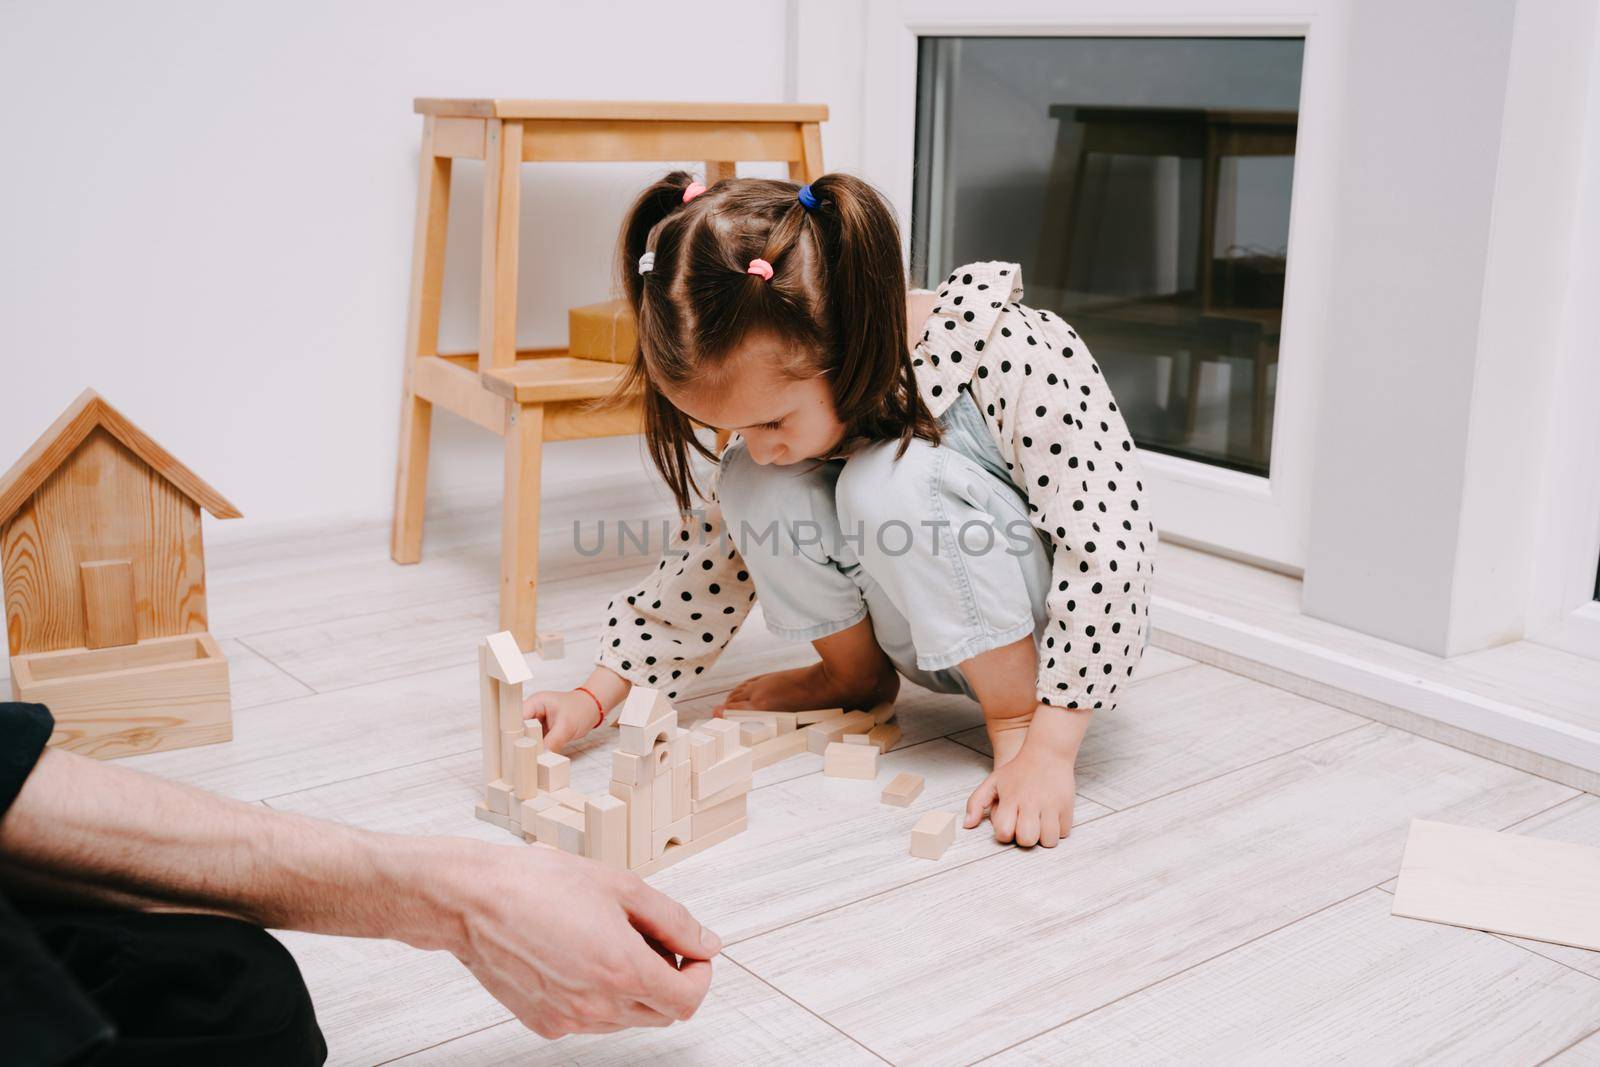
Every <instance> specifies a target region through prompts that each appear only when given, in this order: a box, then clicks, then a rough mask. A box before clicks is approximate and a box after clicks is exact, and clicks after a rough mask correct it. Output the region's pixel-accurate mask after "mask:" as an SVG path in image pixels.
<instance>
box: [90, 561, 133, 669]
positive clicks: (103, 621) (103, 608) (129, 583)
mask: <svg viewBox="0 0 1600 1067" xmlns="http://www.w3.org/2000/svg"><path fill="white" fill-rule="evenodd" d="M78 580H79V582H80V583H81V584H82V586H83V636H84V640H83V643H84V645H85V646H86V647H88V648H113V647H115V646H117V645H131V644H133V643H134V642H135V641H137V640H139V632H138V621H137V619H136V618H135V616H134V610H133V561H132V560H129V559H97V560H92V561H90V562H88V563H80V564H78Z"/></svg>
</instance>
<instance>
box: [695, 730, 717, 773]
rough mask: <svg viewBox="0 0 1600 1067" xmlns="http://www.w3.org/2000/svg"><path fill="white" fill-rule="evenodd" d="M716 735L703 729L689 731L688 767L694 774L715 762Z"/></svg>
mask: <svg viewBox="0 0 1600 1067" xmlns="http://www.w3.org/2000/svg"><path fill="white" fill-rule="evenodd" d="M718 747H719V746H718V744H717V735H716V734H713V733H707V732H705V731H703V730H692V731H690V733H689V767H690V769H691V770H693V771H694V772H695V773H696V774H698V773H699V772H701V771H703V770H705V769H706V768H707V767H710V766H711V765H712V764H714V763H716V762H717V749H718Z"/></svg>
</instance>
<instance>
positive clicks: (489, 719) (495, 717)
mask: <svg viewBox="0 0 1600 1067" xmlns="http://www.w3.org/2000/svg"><path fill="white" fill-rule="evenodd" d="M478 725H479V729H480V732H481V733H482V738H483V740H482V744H483V781H484V784H485V785H487V784H489V783H490V782H492V781H494V780H495V779H496V778H498V777H500V683H499V682H497V681H495V680H494V676H493V675H491V674H490V673H489V643H488V642H487V641H484V642H480V643H479V645H478Z"/></svg>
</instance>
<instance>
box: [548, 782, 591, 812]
mask: <svg viewBox="0 0 1600 1067" xmlns="http://www.w3.org/2000/svg"><path fill="white" fill-rule="evenodd" d="M550 798H551V799H552V800H554V801H555V802H556V803H557V804H560V805H561V806H562V807H563V808H569V809H571V810H572V811H583V810H584V809H585V808H586V807H588V806H589V798H588V797H586V796H584V795H583V794H582V793H580V792H578V791H577V790H576V789H573V788H572V787H571V786H566V787H564V788H561V789H557V790H554V791H553V792H551V794H550Z"/></svg>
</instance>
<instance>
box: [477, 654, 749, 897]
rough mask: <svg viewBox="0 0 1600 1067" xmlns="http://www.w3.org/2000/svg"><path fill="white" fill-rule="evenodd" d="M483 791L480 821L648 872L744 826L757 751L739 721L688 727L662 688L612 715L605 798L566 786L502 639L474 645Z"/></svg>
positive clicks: (523, 667)
mask: <svg viewBox="0 0 1600 1067" xmlns="http://www.w3.org/2000/svg"><path fill="white" fill-rule="evenodd" d="M478 655H479V668H480V676H481V677H480V686H481V689H480V700H481V712H480V714H481V722H482V729H483V777H484V795H483V797H482V799H480V800H479V801H478V803H477V815H478V817H479V818H480V819H483V820H485V821H487V822H490V823H493V824H494V825H496V826H499V827H501V828H503V829H505V830H508V831H510V832H512V833H514V834H518V835H519V836H521V837H522V838H523V839H524V840H530V841H539V842H540V843H542V844H546V845H550V846H552V847H554V848H559V849H562V850H564V851H567V852H573V853H577V854H578V855H581V856H587V857H589V858H590V859H594V860H598V861H600V862H602V863H605V864H608V865H610V866H612V867H618V868H622V869H626V870H633V871H635V872H637V873H639V874H641V875H648V874H652V873H654V872H655V871H658V870H661V869H662V868H664V867H667V866H670V865H671V864H673V863H676V862H677V861H678V860H681V859H684V858H685V857H687V856H691V855H693V854H694V853H696V852H699V851H700V850H702V849H705V848H709V847H710V846H712V845H714V844H717V843H718V842H720V841H726V840H727V839H728V838H730V837H732V836H734V835H735V834H738V833H741V832H742V831H743V830H744V829H745V827H746V826H747V825H748V821H747V811H746V801H747V799H748V796H747V795H748V793H749V792H750V785H751V775H752V774H753V773H754V768H755V755H756V750H755V749H753V748H748V747H746V746H745V745H744V744H743V743H742V741H741V739H740V732H739V724H738V723H736V722H731V721H724V720H720V719H711V720H708V721H706V722H703V723H700V724H698V725H697V726H696V727H695V729H693V730H685V729H684V728H683V727H681V726H679V725H678V713H677V711H676V709H674V708H673V706H672V703H671V701H669V700H668V699H667V698H666V695H665V694H664V693H662V692H661V691H660V690H658V689H648V688H645V687H643V686H634V687H633V690H632V691H631V692H630V693H629V694H628V698H627V700H626V701H625V702H624V704H623V706H622V712H621V715H620V716H619V718H618V719H617V729H618V733H619V735H620V742H621V743H620V744H619V745H618V746H617V749H616V751H614V752H613V753H612V754H611V782H610V783H609V786H608V790H607V793H606V795H604V796H598V797H596V796H588V795H585V794H584V793H581V792H579V791H578V790H576V789H573V788H572V787H571V782H570V778H571V764H570V763H569V762H568V760H567V757H565V756H562V755H559V754H557V753H554V752H549V751H546V750H545V747H544V737H543V730H542V728H541V726H540V724H539V722H538V721H537V720H533V721H524V720H523V718H522V700H523V686H524V684H525V683H526V682H528V681H530V680H531V679H532V675H531V673H530V672H529V670H528V665H527V662H526V661H525V660H524V659H523V657H522V653H521V651H520V650H519V649H518V648H517V643H516V639H515V638H514V637H513V636H512V635H511V633H510V632H509V631H503V632H501V633H497V634H493V635H491V636H490V637H488V638H486V639H485V640H484V641H483V643H482V644H481V645H480V646H479V650H478Z"/></svg>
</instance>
